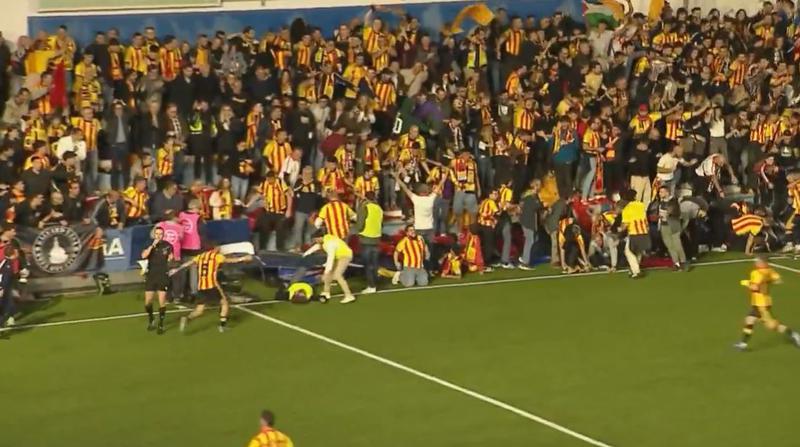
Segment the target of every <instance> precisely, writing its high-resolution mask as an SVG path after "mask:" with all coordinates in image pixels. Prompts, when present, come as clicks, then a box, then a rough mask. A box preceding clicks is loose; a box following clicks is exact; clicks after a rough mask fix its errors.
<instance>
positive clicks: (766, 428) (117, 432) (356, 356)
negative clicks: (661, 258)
mask: <svg viewBox="0 0 800 447" xmlns="http://www.w3.org/2000/svg"><path fill="white" fill-rule="evenodd" d="M775 262H776V263H777V264H781V265H783V266H785V267H789V268H793V269H800V263H796V262H793V261H789V260H776V261H775ZM750 267H751V264H749V263H747V262H741V263H728V264H719V265H704V266H698V267H696V269H695V270H693V271H692V272H689V273H673V272H669V271H666V270H661V271H650V272H648V275H647V277H646V278H645V279H642V280H638V281H631V280H628V279H627V278H625V276H624V275H623V274H616V275H610V274H598V275H589V276H585V277H576V278H569V279H566V278H549V279H543V280H530V279H527V280H521V281H516V280H514V278H520V277H523V274H522V273H521V272H499V273H498V274H496V275H486V276H483V277H473V278H472V279H473V280H476V281H492V280H497V279H498V278H501V279H502V278H506V279H509V281H506V282H496V283H493V284H484V285H469V286H466V285H464V286H458V287H444V288H431V289H425V290H409V291H400V292H397V293H386V294H377V295H372V296H363V297H361V298H360V299H359V301H358V302H357V303H355V304H352V305H347V306H342V305H339V304H338V303H336V302H335V301H334V302H331V303H329V304H326V305H320V304H316V303H315V304H311V305H293V304H287V303H280V304H262V305H257V306H252V307H249V308H248V309H250V310H251V311H252V312H256V313H259V314H263V315H266V316H268V317H269V318H274V319H278V320H280V321H282V322H285V323H287V324H288V325H291V326H292V327H293V328H299V329H301V330H306V331H310V332H313V333H314V334H320V335H321V336H324V337H328V339H331V340H335V341H337V342H340V343H341V344H343V345H336V344H332V343H329V342H326V341H322V340H320V339H319V338H315V337H314V336H311V335H309V333H303V332H299V331H298V330H295V329H291V328H288V327H286V326H283V325H280V324H278V323H275V322H274V321H269V320H266V319H264V318H262V317H261V316H259V315H256V314H253V313H248V312H247V311H245V310H242V309H235V310H232V316H231V323H230V325H231V330H230V331H229V332H227V333H225V334H219V333H217V331H216V329H215V324H216V319H215V317H214V315H213V314H212V315H206V316H204V317H203V318H201V319H200V320H198V321H196V322H194V323H193V325H191V326H190V328H189V332H188V333H187V334H181V333H179V332H178V330H177V322H178V317H179V315H180V311H176V312H175V313H170V315H169V316H168V328H167V329H168V330H167V333H166V334H164V335H162V336H158V335H156V334H155V333H149V332H146V331H145V324H146V321H145V318H144V317H130V318H120V319H115V320H109V321H94V322H81V323H70V324H64V325H59V326H50V327H35V328H29V329H23V330H17V331H13V332H11V333H10V334H7V337H6V338H5V339H3V340H0V356H1V357H0V358H1V359H2V364H3V366H2V370H3V376H4V377H3V385H2V387H1V388H0V389H2V401H3V403H4V405H3V407H4V409H3V413H4V416H3V422H4V423H3V424H2V425H3V427H2V429H0V439H2V442H0V445H9V446H12V445H13V446H26V447H38V446H54V445H58V446H60V447H78V446H105V445H114V446H115V447H128V446H130V447H134V446H135V447H140V446H241V445H245V444H246V443H247V441H248V440H249V438H250V436H252V435H253V434H254V433H255V432H256V431H257V428H258V427H257V417H258V413H259V411H260V410H261V409H263V408H269V409H272V410H273V411H274V412H275V413H276V414H277V425H278V427H279V428H280V429H281V430H283V431H285V432H286V433H287V434H289V435H290V436H291V437H292V438H293V440H294V441H295V445H297V446H301V447H302V446H312V447H316V446H334V447H336V446H348V447H374V446H384V447H395V446H397V447H406V446H433V447H440V446H441V447H451V446H452V447H455V446H458V447H470V446H475V447H478V446H487V445H503V446H512V447H515V446H520V447H523V446H558V447H561V446H565V447H570V446H576V447H578V446H589V445H592V444H591V443H588V442H586V441H585V440H581V439H579V438H578V437H575V436H572V435H569V434H566V433H564V432H562V431H558V430H556V429H553V428H552V427H548V426H546V425H543V424H542V423H540V422H537V421H536V420H532V419H530V418H526V417H523V416H521V415H519V414H516V413H514V412H512V411H509V409H507V408H502V407H501V406H498V405H493V404H491V403H489V402H487V401H486V400H481V399H480V398H476V397H475V396H471V395H468V394H465V393H462V392H459V391H456V390H453V389H450V388H448V387H446V386H443V385H442V384H441V383H437V382H435V381H431V380H427V379H424V378H422V377H420V376H419V375H415V374H412V373H410V372H409V371H407V370H404V369H400V368H398V367H395V366H392V365H388V364H386V363H381V362H379V361H376V360H375V359H374V358H370V357H368V356H365V355H362V354H360V353H358V352H354V351H353V350H348V349H345V348H343V346H344V345H346V346H348V347H353V348H355V349H357V350H363V351H360V352H364V351H366V352H369V353H371V354H374V355H375V356H379V357H380V358H382V359H386V360H388V361H391V362H396V364H399V365H403V366H405V367H408V368H411V369H413V370H414V371H418V372H420V373H423V374H427V375H429V377H433V378H435V379H437V380H443V381H447V382H448V383H452V384H454V385H456V386H458V387H463V388H466V389H469V390H472V391H474V392H475V393H476V394H478V395H480V396H482V397H485V398H487V399H490V400H491V399H494V400H496V401H499V402H502V403H504V404H507V405H508V406H510V407H512V408H514V409H519V410H521V411H523V412H527V413H529V414H531V415H534V416H536V417H538V418H542V420H546V421H550V422H552V423H554V424H558V426H560V427H564V428H565V429H567V430H572V431H574V432H575V433H578V434H581V435H584V436H586V437H588V438H591V439H593V440H597V441H599V442H601V443H604V444H605V445H608V446H613V447H634V446H635V447H661V446H663V447H667V446H669V447H675V446H681V447H701V446H702V447H705V446H726V447H737V446H741V447H752V446H758V445H769V446H771V447H781V446H787V447H789V446H797V445H798V443H799V442H800V441H798V439H800V438H799V437H798V431H797V422H796V419H797V413H796V412H797V408H798V405H797V403H798V398H800V386H798V378H799V376H798V371H800V350H798V349H796V348H794V347H792V346H791V345H789V344H788V343H786V342H785V341H784V340H783V338H781V337H779V336H778V335H776V334H774V333H769V332H767V331H766V330H765V329H764V328H762V327H758V328H757V330H756V334H755V336H754V337H753V340H752V343H751V351H750V352H746V353H739V352H736V351H734V350H733V349H732V347H731V345H732V343H733V342H735V341H737V339H738V338H739V336H740V330H741V323H742V320H743V317H744V316H745V314H746V313H747V311H748V302H747V296H746V293H745V290H744V288H742V287H741V286H740V285H739V284H738V283H739V280H740V279H743V278H745V277H746V275H747V273H748V271H749V269H750ZM779 272H780V273H781V274H782V275H783V277H784V283H783V284H782V285H780V286H777V287H776V288H775V289H774V294H773V295H774V299H775V309H774V310H775V314H776V316H777V317H778V318H779V319H781V320H782V321H784V322H786V323H787V324H789V325H790V326H798V327H800V270H798V271H797V272H793V271H789V270H785V269H784V270H779ZM555 273H556V272H555V271H553V270H551V269H550V268H547V267H544V268H541V269H537V272H535V274H536V275H554V274H555ZM525 275H528V276H529V275H530V274H527V273H526V274H525ZM435 284H437V285H441V284H456V283H455V282H453V281H449V282H448V281H437V282H436V283H435ZM249 289H250V290H251V291H253V292H256V293H258V294H259V295H260V296H263V297H265V298H266V299H269V298H271V296H272V295H271V292H270V291H269V290H268V289H267V288H265V287H262V286H260V285H256V284H250V285H249ZM138 312H141V298H140V294H138V293H120V294H117V295H114V296H108V297H102V298H99V297H87V298H67V299H55V300H52V301H51V302H50V303H48V304H46V305H40V307H39V308H36V309H33V310H32V311H30V309H29V313H28V314H27V315H26V317H24V318H23V319H22V321H19V324H26V323H27V324H37V323H42V322H57V321H74V320H77V319H86V318H97V317H106V316H115V315H126V314H131V313H138ZM596 445H600V444H596Z"/></svg>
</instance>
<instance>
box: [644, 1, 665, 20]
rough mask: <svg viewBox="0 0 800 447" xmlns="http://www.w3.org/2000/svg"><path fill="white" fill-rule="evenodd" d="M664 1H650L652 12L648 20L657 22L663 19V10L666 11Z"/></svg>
mask: <svg viewBox="0 0 800 447" xmlns="http://www.w3.org/2000/svg"><path fill="white" fill-rule="evenodd" d="M664 4H665V1H664V0H650V11H649V12H648V13H647V18H648V19H650V20H651V21H657V20H658V19H660V18H661V10H662V9H664Z"/></svg>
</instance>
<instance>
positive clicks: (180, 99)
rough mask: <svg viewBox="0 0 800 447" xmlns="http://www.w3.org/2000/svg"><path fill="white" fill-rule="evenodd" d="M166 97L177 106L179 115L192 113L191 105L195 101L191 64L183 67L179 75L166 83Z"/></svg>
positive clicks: (184, 115)
mask: <svg viewBox="0 0 800 447" xmlns="http://www.w3.org/2000/svg"><path fill="white" fill-rule="evenodd" d="M167 98H169V102H171V103H174V104H175V105H176V106H178V114H179V115H180V116H182V117H187V116H189V114H190V113H192V105H193V104H194V102H195V78H194V67H192V66H191V65H188V66H185V67H183V69H182V70H181V76H178V77H177V78H175V80H174V81H172V82H170V83H169V84H167Z"/></svg>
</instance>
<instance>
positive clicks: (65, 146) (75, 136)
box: [55, 127, 86, 161]
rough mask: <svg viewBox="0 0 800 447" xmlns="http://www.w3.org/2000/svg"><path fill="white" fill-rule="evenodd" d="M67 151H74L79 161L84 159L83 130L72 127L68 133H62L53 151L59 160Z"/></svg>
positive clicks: (84, 142) (84, 143)
mask: <svg viewBox="0 0 800 447" xmlns="http://www.w3.org/2000/svg"><path fill="white" fill-rule="evenodd" d="M67 152H75V154H76V155H78V160H80V161H84V160H86V141H84V140H83V132H81V130H80V129H78V128H77V127H76V128H73V129H72V131H71V132H70V133H69V135H64V136H63V137H61V138H59V139H58V141H57V142H56V149H55V153H56V157H58V159H59V160H61V159H62V157H63V156H64V154H65V153H67Z"/></svg>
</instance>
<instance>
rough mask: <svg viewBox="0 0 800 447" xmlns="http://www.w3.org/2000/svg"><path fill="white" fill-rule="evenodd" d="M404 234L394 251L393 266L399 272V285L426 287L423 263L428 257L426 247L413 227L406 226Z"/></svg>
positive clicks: (426, 273) (426, 274)
mask: <svg viewBox="0 0 800 447" xmlns="http://www.w3.org/2000/svg"><path fill="white" fill-rule="evenodd" d="M405 233H406V234H405V236H404V237H403V239H401V240H400V242H398V244H397V247H395V250H394V265H395V266H396V267H397V270H400V283H401V284H403V286H404V287H413V286H414V285H418V286H427V285H428V272H427V271H426V270H425V269H424V268H423V263H424V261H425V260H426V259H428V257H429V256H430V253H429V251H428V245H427V244H426V243H425V240H424V239H423V238H422V236H420V235H419V234H417V231H416V229H415V228H414V226H413V225H407V226H406V228H405ZM401 259H402V262H401Z"/></svg>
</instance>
